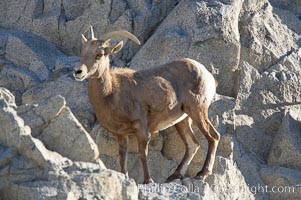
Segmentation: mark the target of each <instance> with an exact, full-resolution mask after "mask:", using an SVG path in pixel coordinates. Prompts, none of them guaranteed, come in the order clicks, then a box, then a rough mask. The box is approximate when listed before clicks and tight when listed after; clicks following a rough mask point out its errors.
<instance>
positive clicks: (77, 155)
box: [39, 107, 99, 162]
mask: <svg viewBox="0 0 301 200" xmlns="http://www.w3.org/2000/svg"><path fill="white" fill-rule="evenodd" d="M39 138H40V139H41V140H42V141H43V143H44V144H45V145H46V146H47V148H49V149H51V150H54V151H56V152H58V153H60V154H62V155H63V156H66V157H68V158H70V159H72V160H75V161H87V162H96V159H97V158H98V156H99V152H98V148H97V146H96V144H95V143H94V141H93V139H92V138H91V137H90V135H89V134H88V133H87V132H86V130H85V129H84V128H83V127H82V126H81V124H80V123H79V122H78V121H77V119H76V118H75V117H74V115H73V114H72V112H71V111H70V109H69V108H68V107H63V108H61V110H60V112H59V113H58V116H57V117H55V118H53V119H52V120H50V121H49V122H48V124H47V126H46V127H45V128H44V129H43V130H42V132H41V134H40V135H39Z"/></svg>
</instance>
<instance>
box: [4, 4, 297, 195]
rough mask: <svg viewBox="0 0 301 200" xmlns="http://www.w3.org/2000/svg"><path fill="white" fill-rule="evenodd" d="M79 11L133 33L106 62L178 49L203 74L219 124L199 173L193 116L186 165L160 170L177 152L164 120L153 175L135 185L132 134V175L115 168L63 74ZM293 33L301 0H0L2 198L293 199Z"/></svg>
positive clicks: (136, 63)
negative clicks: (182, 170)
mask: <svg viewBox="0 0 301 200" xmlns="http://www.w3.org/2000/svg"><path fill="white" fill-rule="evenodd" d="M90 24H91V25H93V27H95V28H94V29H95V33H97V36H101V35H102V34H104V33H105V32H108V31H112V30H120V29H124V30H127V31H129V32H132V33H133V34H135V35H136V36H137V37H138V38H139V39H140V41H141V42H142V45H141V46H137V45H136V44H134V43H133V42H127V43H126V45H125V47H124V48H123V50H122V51H121V52H119V53H118V54H116V55H114V56H113V57H112V65H113V66H117V67H118V66H127V67H130V68H132V69H136V70H139V69H143V68H148V67H151V66H154V65H157V64H163V63H165V62H168V61H171V60H173V59H176V58H179V57H189V58H192V59H195V60H197V61H199V62H201V63H202V64H204V65H205V66H206V67H207V69H208V70H209V71H211V72H212V73H213V74H214V76H215V78H216V79H217V81H218V82H219V86H218V88H217V91H218V94H217V95H216V96H215V98H214V101H213V103H212V105H211V107H210V112H209V115H210V119H211V121H212V122H213V124H214V126H215V127H217V128H218V130H219V132H220V133H221V136H222V137H221V142H220V144H219V147H218V152H217V157H216V162H215V166H214V172H213V175H211V176H209V177H208V178H207V180H206V182H201V181H197V180H193V179H191V178H189V177H192V176H193V175H195V173H196V172H197V171H198V170H200V168H201V167H202V165H203V162H204V159H205V155H206V152H207V142H206V140H205V138H204V136H203V135H202V134H201V133H200V132H199V131H198V130H197V129H195V132H196V135H197V136H198V138H199V139H200V142H201V144H202V145H201V148H200V150H199V151H198V152H197V154H196V156H195V158H194V159H193V161H192V163H191V165H190V167H189V169H188V171H187V178H184V179H183V180H176V181H174V182H172V183H168V184H166V183H164V181H165V180H166V178H167V177H168V176H169V175H170V174H171V173H172V172H173V170H175V168H176V166H177V165H178V164H179V162H180V160H181V159H182V157H183V155H184V152H183V149H184V144H183V143H182V141H181V139H180V137H179V136H178V135H177V133H176V131H175V129H174V128H173V127H172V128H169V129H167V130H164V131H162V132H160V133H159V134H155V135H153V136H152V140H151V144H150V153H149V157H148V160H149V166H150V170H151V174H152V175H153V178H154V180H155V181H156V184H149V185H141V184H140V183H141V182H142V181H143V180H142V177H143V176H142V168H141V166H140V163H139V159H138V154H137V141H136V139H135V138H130V149H129V151H130V153H129V161H128V162H129V163H128V168H129V176H130V177H131V178H133V179H128V178H127V177H125V176H124V175H123V174H121V173H119V172H117V171H119V162H118V146H117V142H116V140H115V138H114V137H113V136H112V135H111V134H110V133H108V132H107V131H105V130H103V129H102V128H100V126H99V125H98V123H97V122H96V118H95V115H94V113H93V111H92V109H91V106H90V103H89V101H88V96H87V82H76V81H75V80H74V79H73V78H72V75H71V72H72V70H73V67H74V66H75V65H76V64H77V63H78V62H79V57H78V54H79V50H80V44H81V42H80V41H81V38H80V37H81V33H82V32H84V31H85V30H86V29H87V28H88V27H89V25H90ZM113 42H114V41H113ZM125 42H126V40H125ZM300 45H301V2H300V0H290V1H287V0H257V1H252V0H204V1H202V0H193V1H192V0H164V1H158V0H157V1H152V0H141V1H134V0H87V1H79V0H72V1H71V0H60V1H58V0H27V1H24V0H15V1H9V0H2V1H0V199H3V200H4V199H5V200H6V199H14V200H15V199H16V200H21V199H24V200H25V199H26V200H27V199H47V200H48V199H49V200H50V199H51V200H52V199H69V200H71V199H138V198H139V199H264V200H265V199H300V196H301V49H300ZM114 170H116V171H114Z"/></svg>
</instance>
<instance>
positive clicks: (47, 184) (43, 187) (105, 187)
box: [0, 162, 138, 200]
mask: <svg viewBox="0 0 301 200" xmlns="http://www.w3.org/2000/svg"><path fill="white" fill-rule="evenodd" d="M45 171H47V170H45ZM27 172H28V170H27ZM12 176H13V175H9V176H8V177H9V178H10V177H12ZM47 177H48V178H47V179H40V180H39V179H36V180H27V181H26V180H23V181H22V182H18V180H12V181H11V184H10V186H9V187H4V188H2V189H0V196H1V198H4V199H8V200H10V199H47V200H48V199H49V200H51V199H62V200H63V199H82V198H86V199H94V198H98V199H132V200H134V199H137V197H138V189H137V186H136V184H135V182H134V181H133V180H132V179H127V178H126V177H125V176H124V175H123V174H120V173H117V172H114V171H111V170H106V169H102V168H100V167H99V166H98V165H96V164H89V163H76V162H75V163H74V164H72V165H68V166H65V167H64V168H59V169H57V170H56V171H51V170H50V171H48V175H47ZM19 180H20V176H19Z"/></svg>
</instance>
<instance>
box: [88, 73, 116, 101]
mask: <svg viewBox="0 0 301 200" xmlns="http://www.w3.org/2000/svg"><path fill="white" fill-rule="evenodd" d="M88 87H89V96H90V97H92V96H95V95H97V96H98V97H106V96H108V95H110V94H111V93H112V76H111V73H110V68H109V67H104V68H102V69H99V70H97V71H96V73H95V74H94V75H93V76H92V77H91V78H90V79H89V86H88Z"/></svg>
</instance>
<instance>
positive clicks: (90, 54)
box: [73, 26, 140, 81]
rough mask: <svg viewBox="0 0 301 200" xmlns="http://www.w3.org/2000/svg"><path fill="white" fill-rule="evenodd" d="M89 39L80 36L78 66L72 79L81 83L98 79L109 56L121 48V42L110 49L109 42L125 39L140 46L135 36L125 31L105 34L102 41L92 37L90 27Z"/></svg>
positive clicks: (107, 62) (91, 28) (106, 64)
mask: <svg viewBox="0 0 301 200" xmlns="http://www.w3.org/2000/svg"><path fill="white" fill-rule="evenodd" d="M90 31H91V39H90V40H88V39H87V38H86V37H85V36H84V35H83V34H82V48H81V54H80V64H79V65H78V66H77V67H76V68H75V70H74V74H73V75H74V78H75V79H76V80H78V81H83V80H84V79H86V78H89V77H92V78H93V77H99V75H100V73H101V71H103V70H104V69H105V68H106V67H108V65H109V55H110V54H113V53H117V52H118V51H120V50H121V49H122V47H123V41H121V42H119V43H117V44H116V45H115V46H113V47H111V46H110V44H109V42H110V40H111V39H113V38H116V37H120V36H122V37H126V38H128V39H131V40H133V41H134V42H135V43H137V44H140V41H139V40H138V38H137V37H136V36H134V35H133V34H131V33H129V32H127V31H113V32H110V33H107V34H105V35H104V36H103V37H102V39H97V38H96V37H95V36H94V31H93V27H92V26H91V27H90Z"/></svg>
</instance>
